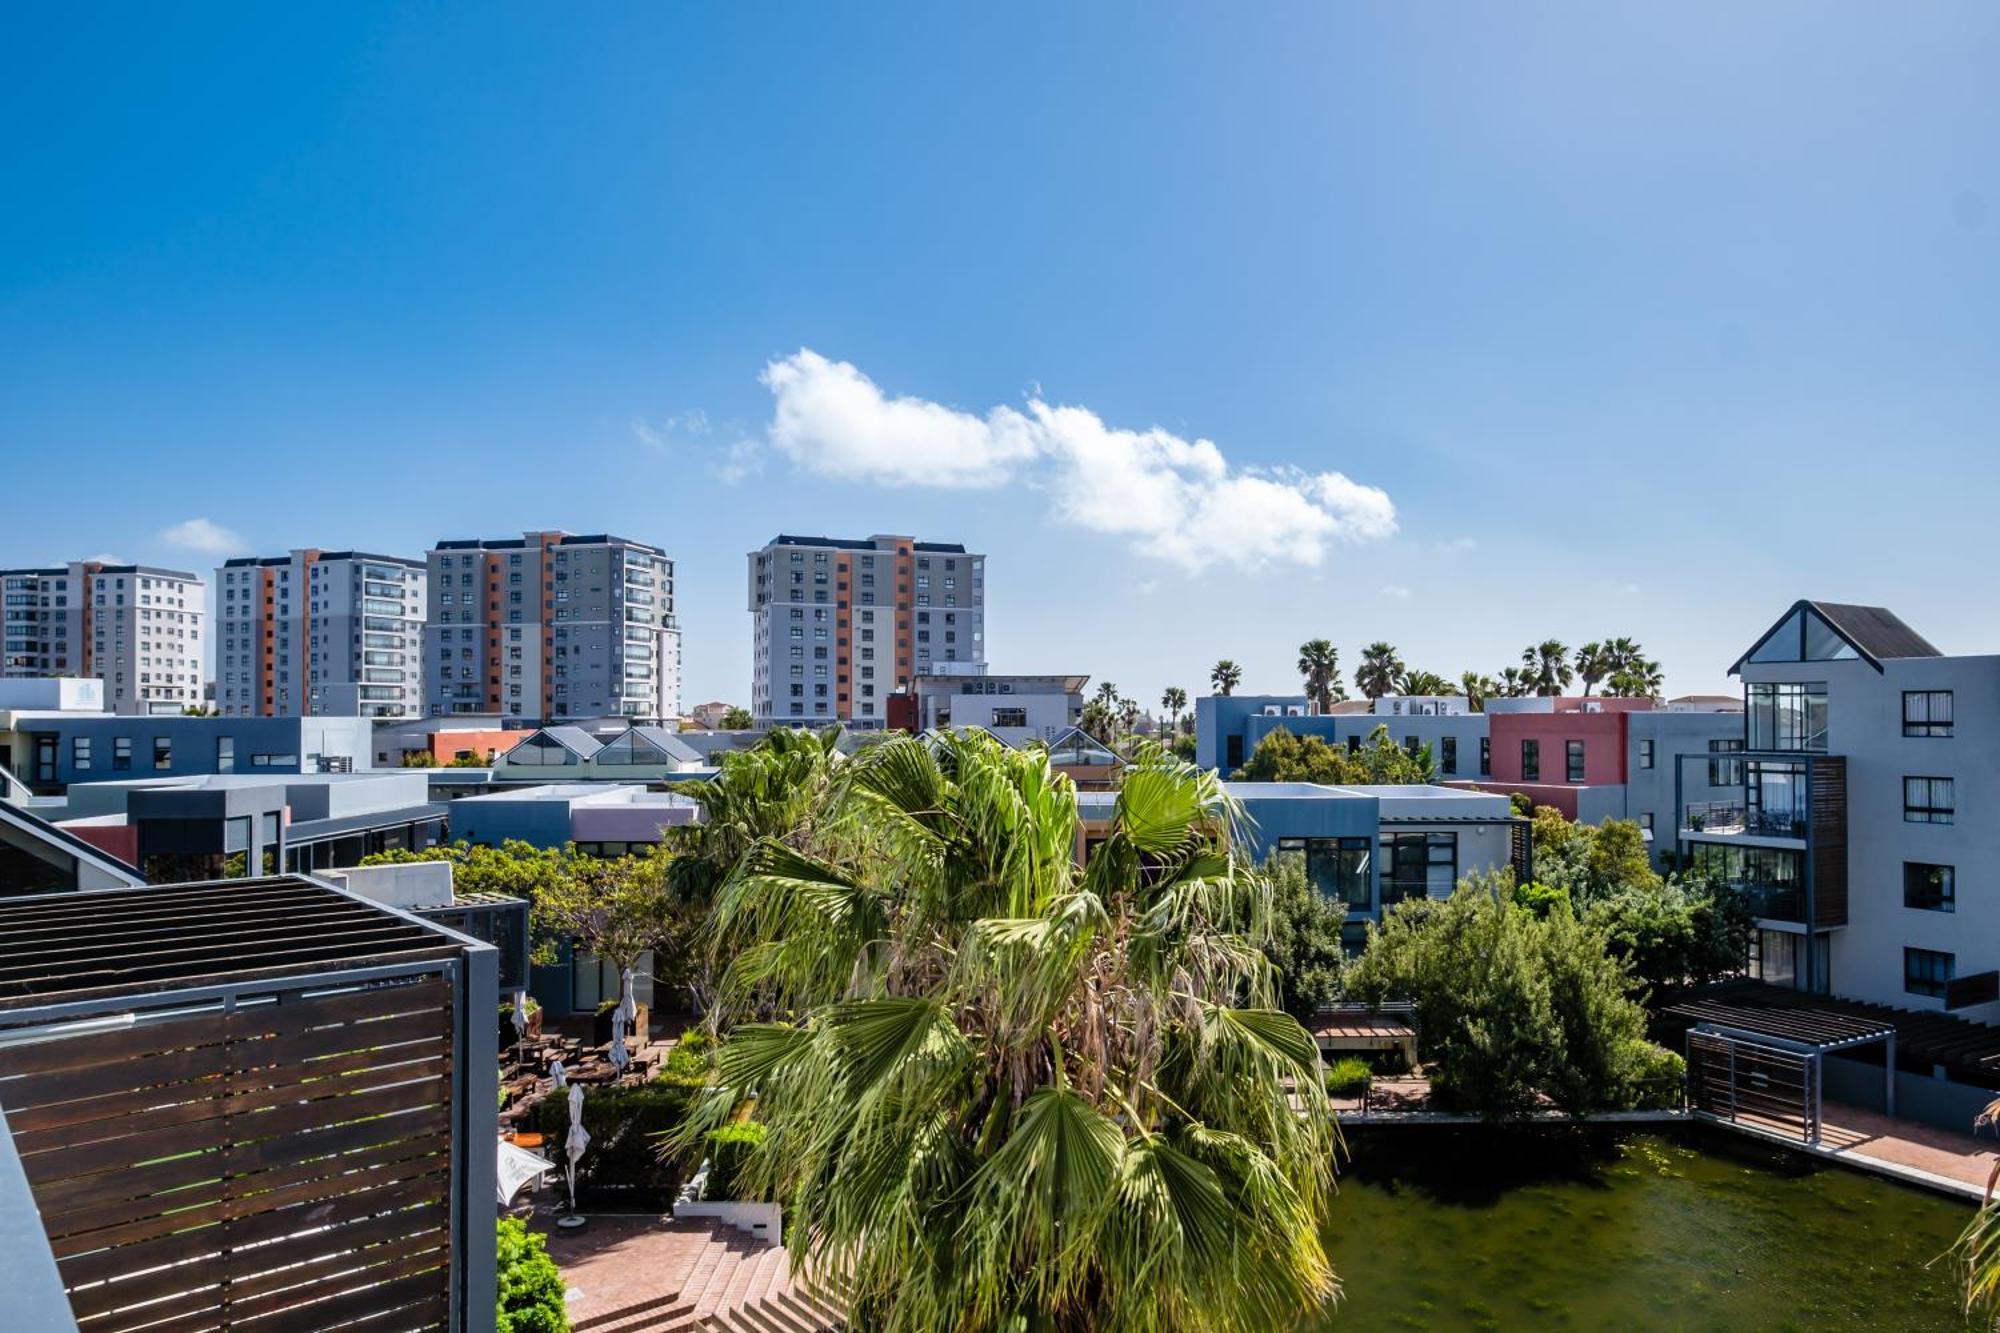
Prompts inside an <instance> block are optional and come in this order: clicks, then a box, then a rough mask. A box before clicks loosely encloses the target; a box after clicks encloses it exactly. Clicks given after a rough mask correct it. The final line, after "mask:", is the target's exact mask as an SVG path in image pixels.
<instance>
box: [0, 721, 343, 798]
mask: <svg viewBox="0 0 2000 1333" xmlns="http://www.w3.org/2000/svg"><path fill="white" fill-rule="evenodd" d="M369 732H370V727H369V723H368V720H367V719H366V718H358V717H178V716H176V717H120V716H118V715H117V714H114V713H85V712H57V711H43V710H35V709H24V710H20V711H18V712H13V711H10V710H6V709H0V737H5V738H6V739H5V740H4V741H0V743H3V744H4V745H5V746H6V748H7V749H8V750H9V751H10V753H11V755H12V757H13V760H14V775H15V776H16V777H18V778H19V779H20V780H21V781H23V782H25V783H27V784H28V785H29V786H30V787H32V788H33V789H34V790H35V791H36V792H38V793H42V794H44V795H48V794H56V793H60V792H62V791H64V790H65V789H66V788H68V787H69V786H70V785H71V784H73V783H87V782H106V781H114V782H115V781H124V780H129V779H133V778H142V777H155V778H166V777H190V776H202V775H206V774H225V775H226V774H231V773H248V774H261V775H272V774H288V773H351V772H354V771H355V770H357V769H368V768H372V767H373V766H374V763H373V760H374V755H373V743H372V742H373V738H372V737H371V736H370V734H369Z"/></svg>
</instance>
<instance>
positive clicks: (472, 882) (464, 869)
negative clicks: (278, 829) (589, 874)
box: [361, 838, 576, 905]
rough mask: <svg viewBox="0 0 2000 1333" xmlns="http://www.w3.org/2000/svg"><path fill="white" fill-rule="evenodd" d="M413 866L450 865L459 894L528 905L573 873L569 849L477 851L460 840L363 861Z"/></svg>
mask: <svg viewBox="0 0 2000 1333" xmlns="http://www.w3.org/2000/svg"><path fill="white" fill-rule="evenodd" d="M412 861H449V862H451V882H452V887H453V888H454V889H456V890H457V891H458V892H460V893H497V894H502V895H505V896H507V897H510V898H526V899H527V900H528V901H529V903H530V905H532V904H533V903H534V902H535V900H536V899H537V898H539V897H540V896H541V895H542V894H543V893H545V892H547V891H548V889H549V888H550V887H551V886H553V885H554V884H556V883H558V882H560V881H562V880H565V879H567V878H568V877H569V876H570V875H571V874H572V873H573V871H574V867H575V864H576V853H575V851H574V849H572V848H569V847H562V848H552V847H537V846H535V845H534V844H533V843H531V842H523V841H521V840H520V839H518V838H509V839H507V840H506V841H505V842H502V843H501V844H500V845H499V846H498V847H475V846H473V845H472V844H471V843H469V842H465V841H459V842H454V843H449V844H443V845H440V846H436V847H429V848H425V849H424V850H423V851H420V852H412V851H405V850H402V849H400V848H399V849H396V850H393V851H387V852H375V853H372V854H370V855H368V856H364V857H362V858H361V864H362V865H364V866H379V865H401V864H407V863H409V862H412Z"/></svg>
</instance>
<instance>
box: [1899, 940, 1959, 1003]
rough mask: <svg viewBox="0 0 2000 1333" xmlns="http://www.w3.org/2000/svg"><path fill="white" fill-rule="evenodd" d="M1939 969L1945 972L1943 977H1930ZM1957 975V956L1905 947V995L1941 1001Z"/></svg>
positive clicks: (1936, 950) (1933, 950)
mask: <svg viewBox="0 0 2000 1333" xmlns="http://www.w3.org/2000/svg"><path fill="white" fill-rule="evenodd" d="M1917 965H1921V966H1917ZM1939 968H1941V969H1942V970H1943V973H1944V975H1943V976H1941V977H1940V976H1932V975H1930V973H1931V972H1932V971H1933V970H1936V969H1939ZM1957 975H1958V955H1957V954H1955V953H1946V952H1945V951H1944V950H1942V949H1917V948H1912V947H1910V946H1908V945H1905V946H1904V947H1903V993H1904V994H1905V995H1926V996H1929V997H1930V998H1932V999H1934V1000H1941V999H1943V998H1944V994H1945V989H1946V987H1948V986H1949V985H1950V984H1951V982H1952V980H1953V979H1954V978H1955V977H1956V976H1957Z"/></svg>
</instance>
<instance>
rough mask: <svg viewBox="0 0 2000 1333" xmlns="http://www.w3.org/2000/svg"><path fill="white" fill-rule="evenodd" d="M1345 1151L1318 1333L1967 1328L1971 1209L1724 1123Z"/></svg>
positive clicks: (1502, 1135)
mask: <svg viewBox="0 0 2000 1333" xmlns="http://www.w3.org/2000/svg"><path fill="white" fill-rule="evenodd" d="M1350 1146H1351V1147H1352V1149H1353V1161H1352V1162H1351V1163H1349V1165H1348V1168H1347V1171H1346V1173H1345V1175H1344V1177H1343V1179H1342V1183H1341V1193H1340V1197H1339V1198H1338V1199H1337V1200H1336V1201H1335V1204H1334V1217H1333V1221H1332V1224H1331V1226H1330V1227H1329V1230H1328V1246H1329V1250H1330V1252H1331V1254H1332V1256H1333V1261H1334V1266H1335V1267H1336V1268H1337V1269H1338V1270H1339V1273H1340V1277H1341V1282H1342V1284H1343V1287H1344V1288H1345V1295H1344V1297H1343V1299H1342V1301H1341V1303H1340V1305H1339V1307H1338V1309H1337V1310H1336V1312H1335V1314H1334V1315H1333V1316H1332V1317H1331V1318H1329V1319H1327V1320H1325V1321H1323V1322H1321V1323H1319V1324H1316V1325H1314V1326H1313V1327H1314V1329H1315V1330H1316V1331H1317V1333H1324V1331H1325V1330H1348V1329H1368V1330H1375V1329H1506V1330H1516V1329H1520V1330H1535V1331H1536V1333H1541V1331H1542V1330H1563V1329H1588V1330H1598V1329H1619V1330H1625V1329H1634V1330H1636V1329H1688V1330H1708V1329H1714V1330H1729V1331H1730V1333H1737V1331H1738V1330H1764V1329H1797V1330H1801V1331H1802V1333H1803V1331H1805V1330H1813V1331H1817V1330H1828V1329H1871V1330H1876V1329H1879V1330H1898V1331H1901V1330H1911V1331H1912V1333H1915V1331H1916V1330H1929V1329H1950V1330H1960V1331H1961V1333H1962V1331H1963V1330H1965V1329H1967V1328H1968V1327H1969V1326H1968V1325H1967V1323H1966V1321H1965V1320H1964V1319H1963V1317H1962V1316H1961V1315H1960V1314H1959V1310H1958V1303H1957V1292H1956V1290H1955V1286H1954V1270H1953V1268H1952V1265H1951V1261H1950V1260H1949V1259H1940V1258H1939V1256H1940V1255H1943V1254H1944V1253H1945V1251H1946V1250H1947V1249H1949V1248H1950V1246H1951V1243H1952V1241H1953V1239H1954V1238H1955V1237H1956V1236H1957V1234H1958V1232H1959V1229H1960V1228H1961V1227H1963V1226H1964V1224H1965V1222H1966V1220H1967V1219H1968V1218H1969V1217H1970V1216H1971V1206H1970V1205H1969V1204H1961V1203H1958V1202H1955V1201H1953V1200H1950V1199H1946V1198H1941V1197H1939V1196H1936V1195H1932V1194H1928V1193H1924V1192H1922V1191H1918V1190H1913V1189H1909V1188H1906V1187H1904V1186H1901V1185H1897V1184H1894V1183H1893V1182H1890V1181H1887V1180H1883V1179H1880V1178H1878V1177H1874V1176H1867V1175H1862V1174H1860V1173H1857V1172H1853V1171H1848V1170H1844V1169H1841V1168H1837V1167H1825V1166H1821V1165H1819V1164H1818V1163H1815V1162H1812V1161H1810V1160H1809V1159H1805V1158H1802V1157H1800V1156H1798V1155H1797V1154H1794V1153H1786V1152H1783V1151H1781V1150H1773V1149H1766V1148H1764V1147H1762V1146H1761V1145H1757V1144H1753V1143H1751V1142H1750V1141H1748V1140H1744V1139H1742V1138H1740V1137H1737V1136H1734V1135H1728V1134H1726V1133H1724V1132H1722V1131H1718V1130H1697V1129H1694V1128H1690V1129H1688V1130H1687V1131H1685V1132H1677V1133H1674V1134H1672V1135H1667V1136H1662V1135H1656V1134H1629V1135H1622V1136H1621V1135H1611V1134H1587V1133H1580V1132H1569V1131H1564V1132H1555V1133H1548V1134H1528V1133H1506V1132H1501V1131H1484V1130H1436V1129H1419V1128H1396V1129H1378V1130H1373V1131H1361V1132H1357V1133H1355V1134H1353V1135H1352V1136H1351V1137H1350ZM1933 1261H1935V1262H1933Z"/></svg>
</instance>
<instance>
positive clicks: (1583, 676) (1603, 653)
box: [1576, 642, 1618, 699]
mask: <svg viewBox="0 0 2000 1333" xmlns="http://www.w3.org/2000/svg"><path fill="white" fill-rule="evenodd" d="M1617 668H1618V659H1617V657H1616V656H1615V655H1614V654H1613V653H1612V651H1611V648H1610V645H1608V644H1602V643H1597V642H1591V643H1586V644H1585V645H1583V647H1581V648H1579V649H1577V650H1576V674H1577V679H1579V680H1581V681H1582V682H1583V696H1584V698H1586V699H1587V698H1589V697H1590V692H1591V691H1592V690H1594V689H1596V688H1597V682H1598V681H1600V680H1603V679H1604V678H1605V677H1606V676H1609V675H1610V674H1612V672H1614V671H1615V670H1617Z"/></svg>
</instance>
